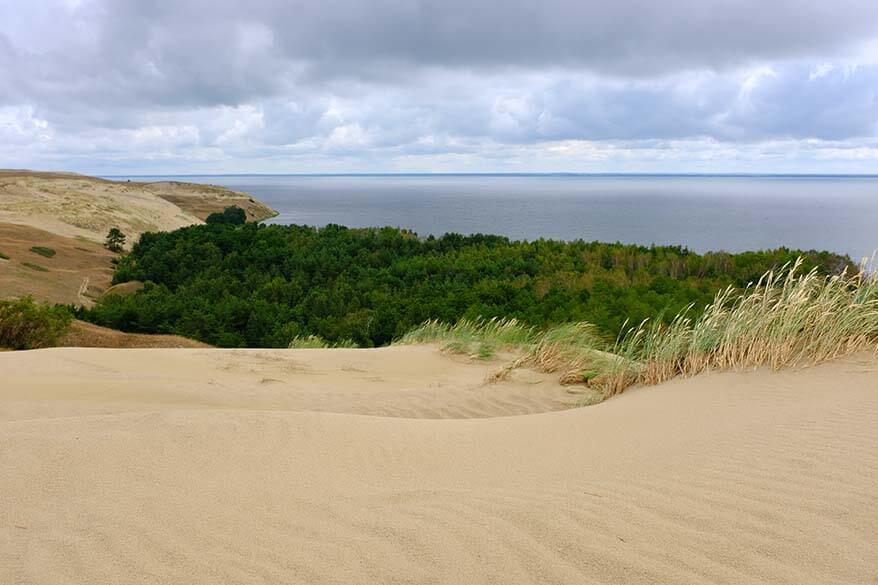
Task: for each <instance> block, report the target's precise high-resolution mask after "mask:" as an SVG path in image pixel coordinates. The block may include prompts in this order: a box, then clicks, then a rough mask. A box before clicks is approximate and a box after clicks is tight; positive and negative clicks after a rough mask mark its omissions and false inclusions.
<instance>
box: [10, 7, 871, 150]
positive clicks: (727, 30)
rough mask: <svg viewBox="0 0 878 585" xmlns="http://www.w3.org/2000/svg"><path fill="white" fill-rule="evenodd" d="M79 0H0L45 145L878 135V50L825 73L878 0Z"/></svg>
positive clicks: (24, 125)
mask: <svg viewBox="0 0 878 585" xmlns="http://www.w3.org/2000/svg"><path fill="white" fill-rule="evenodd" d="M13 4H16V5H15V6H13ZM69 6H73V4H71V3H68V2H62V1H61V0H57V2H56V3H53V2H50V1H49V0H46V1H45V2H40V3H29V4H25V3H18V2H16V3H6V4H0V137H2V136H8V137H10V144H12V141H13V138H14V142H15V143H16V144H25V143H27V142H28V141H30V150H31V152H32V153H33V156H34V157H47V158H51V157H59V158H62V159H63V157H64V156H65V153H67V155H68V156H71V157H73V156H75V157H81V158H76V159H75V160H83V159H85V157H88V156H91V157H93V158H97V157H104V158H107V159H112V160H117V159H118V160H125V159H128V160H142V159H152V160H171V159H174V160H177V159H180V160H190V161H205V163H204V164H213V163H216V164H220V163H222V164H230V165H231V164H234V163H233V161H234V160H257V159H260V158H263V159H265V160H280V159H283V158H284V157H288V158H289V157H297V158H296V160H305V159H306V158H307V156H310V155H313V156H316V157H320V156H327V157H329V156H337V157H348V158H350V157H357V156H359V157H360V160H362V161H366V162H367V163H368V164H373V163H374V164H380V159H381V158H382V157H389V158H398V159H404V158H405V157H418V156H431V155H436V156H438V155H441V154H445V155H448V156H452V157H453V156H458V155H459V156H480V157H482V158H483V159H485V160H499V159H501V158H502V157H503V156H510V153H511V152H514V151H515V150H516V149H519V148H521V149H526V148H528V147H529V146H530V145H539V144H550V143H558V142H565V141H584V142H595V141H603V142H605V143H606V146H607V148H611V149H616V148H628V149H630V150H644V151H645V150H649V151H650V152H659V151H662V150H669V149H670V150H672V149H673V148H674V146H673V141H680V140H690V141H691V140H702V139H703V140H713V141H718V142H719V143H722V144H728V145H732V146H731V147H730V148H741V149H744V148H745V147H744V146H742V145H746V144H753V143H756V142H759V141H771V140H811V139H816V140H820V141H833V142H834V143H837V142H844V141H848V143H846V146H854V145H857V144H866V142H864V141H867V140H870V139H873V138H874V137H875V136H876V134H878V128H876V124H878V122H876V120H878V106H876V103H878V102H876V90H875V88H876V87H878V64H876V60H874V59H873V61H872V62H871V63H869V64H863V65H861V66H859V67H853V68H852V67H848V68H845V67H836V68H834V69H831V68H829V69H826V68H824V69H821V70H820V71H819V72H818V73H819V74H817V75H815V74H814V68H815V67H816V66H817V65H818V64H820V63H821V62H823V61H828V62H833V61H839V62H842V61H844V60H845V59H848V60H849V59H850V55H851V54H856V53H855V52H854V53H851V52H850V51H854V49H852V47H855V46H857V45H858V43H861V42H865V41H869V40H870V39H872V40H874V39H876V38H878V3H876V2H874V1H872V0H869V1H867V0H836V1H834V2H831V3H829V2H826V1H825V0H773V1H771V2H765V1H763V0H760V1H757V0H677V1H674V2H655V1H646V0H617V1H616V2H612V3H610V2H601V1H598V0H591V1H586V0H542V1H541V2H537V1H531V2H521V1H509V0H442V1H439V0H368V1H365V0H322V1H319V2H318V1H299V2H292V1H289V2H288V1H284V0H274V1H272V0H251V1H250V2H247V3H246V4H245V3H241V2H237V1H232V0H178V1H174V2H171V1H162V0H142V1H137V0H82V1H81V2H79V3H78V4H76V5H75V7H73V8H70V7H69ZM759 67H762V68H763V69H765V71H770V74H769V73H767V74H764V75H758V74H757V75H756V77H754V79H752V80H750V81H748V79H747V77H748V76H749V75H753V72H754V71H757V70H758V68H759ZM4 108H5V109H4ZM869 144H871V143H869ZM734 145H738V146H737V147H735V146H734ZM747 148H749V147H747ZM832 148H833V152H837V151H840V150H843V148H841V147H836V146H833V147H832ZM865 148H871V146H868V147H865ZM849 150H850V149H849ZM309 153H310V155H309ZM0 154H3V151H2V149H0ZM12 154H15V155H16V156H25V155H22V154H20V153H18V152H15V153H11V154H10V153H7V156H12ZM186 157H188V159H187V158H186ZM71 160H73V159H71ZM376 161H378V162H376ZM193 164H195V163H193ZM364 164H366V163H364Z"/></svg>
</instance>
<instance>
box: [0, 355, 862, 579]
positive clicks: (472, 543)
mask: <svg viewBox="0 0 878 585" xmlns="http://www.w3.org/2000/svg"><path fill="white" fill-rule="evenodd" d="M492 367H493V366H492V365H491V364H488V365H485V364H473V363H469V362H466V361H462V360H457V359H453V358H450V357H447V356H442V355H440V354H439V352H438V351H437V350H436V349H435V348H432V347H423V346H406V347H392V348H386V349H379V350H290V351H265V350H244V351H238V350H201V349H192V350H165V349H156V350H95V349H50V350H39V351H32V352H18V353H0V376H2V380H3V382H2V384H0V495H2V497H0V583H17V584H31V583H34V584H36V583H39V584H47V583H126V584H127V583H132V584H133V583H137V584H143V583H167V584H172V583H173V584H179V583H187V584H197V583H242V584H243V583H247V584H252V583H308V584H314V583H448V584H461V583H503V584H510V583H570V584H577V585H579V584H587V583H602V584H603V583H632V584H637V583H652V584H654V583H663V584H664V583H675V584H676V583H681V584H703V583H728V584H740V583H747V584H760V583H761V584H791V585H792V584H795V585H802V584H809V583H814V584H818V583H819V584H845V585H848V584H854V583H860V584H873V583H876V579H878V531H876V529H875V527H876V526H878V424H876V417H878V362H876V361H875V359H874V356H861V357H856V358H848V359H846V360H842V361H838V362H835V363H831V364H826V365H823V366H819V367H816V368H812V369H808V370H798V371H786V372H783V373H779V374H774V373H769V372H756V373H729V374H716V375H706V376H700V377H697V378H693V379H688V380H677V381H674V382H671V383H668V384H665V385H662V386H658V387H653V388H647V389H640V390H633V391H630V392H628V393H626V394H624V395H622V396H620V397H617V398H613V399H611V400H609V401H607V402H605V403H602V404H599V405H597V406H592V407H587V408H579V409H572V410H571V409H568V407H569V406H571V404H572V403H574V402H575V401H576V399H577V396H575V395H571V394H568V393H567V392H566V391H565V390H564V389H563V388H562V387H559V386H557V385H556V384H554V383H553V382H552V381H551V380H550V379H548V378H545V377H542V376H539V375H537V374H533V373H529V372H526V371H525V372H520V373H516V376H517V377H515V378H513V379H512V380H510V381H506V382H502V383H499V384H496V385H485V384H483V380H484V377H485V375H486V373H487V372H489V371H490V370H491V368H492ZM508 415H519V416H508Z"/></svg>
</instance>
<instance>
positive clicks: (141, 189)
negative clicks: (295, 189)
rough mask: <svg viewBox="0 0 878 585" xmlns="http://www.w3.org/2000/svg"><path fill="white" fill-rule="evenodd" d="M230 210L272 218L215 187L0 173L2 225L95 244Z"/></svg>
mask: <svg viewBox="0 0 878 585" xmlns="http://www.w3.org/2000/svg"><path fill="white" fill-rule="evenodd" d="M230 205H237V206H238V207H241V208H242V209H244V210H245V212H246V213H247V216H248V218H249V219H250V220H254V221H258V220H262V219H266V218H268V217H271V216H273V215H275V211H274V210H273V209H271V208H269V207H268V206H266V205H264V204H263V203H261V202H259V201H257V200H256V199H254V198H253V197H251V196H250V195H248V194H246V193H240V192H237V191H232V190H230V189H226V188H224V187H218V186H215V185H200V184H197V183H181V182H169V181H164V182H155V183H140V182H131V181H109V180H105V179H99V178H96V177H88V176H85V175H77V174H73V173H46V172H33V171H13V170H0V222H5V223H10V224H19V225H27V226H31V227H34V228H37V229H40V230H44V231H47V232H50V233H52V234H56V235H59V236H64V237H68V238H82V239H85V240H89V241H93V242H97V243H102V242H103V241H104V238H105V237H106V235H107V231H108V230H109V229H110V228H111V227H117V228H119V229H121V230H122V232H123V233H125V235H126V236H127V237H128V240H129V244H130V243H133V242H135V241H137V238H138V237H139V236H140V234H142V233H143V232H148V231H171V230H174V229H177V228H181V227H184V226H187V225H192V224H197V223H201V221H202V220H204V219H205V218H206V217H207V216H208V215H209V214H210V213H213V212H216V211H222V210H223V209H224V208H225V207H228V206H230Z"/></svg>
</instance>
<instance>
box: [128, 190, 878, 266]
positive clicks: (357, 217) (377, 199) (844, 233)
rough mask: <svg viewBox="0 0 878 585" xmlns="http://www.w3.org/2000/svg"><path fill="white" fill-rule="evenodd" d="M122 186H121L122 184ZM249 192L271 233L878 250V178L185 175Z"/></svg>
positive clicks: (854, 253) (859, 253) (856, 253)
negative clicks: (261, 206)
mask: <svg viewBox="0 0 878 585" xmlns="http://www.w3.org/2000/svg"><path fill="white" fill-rule="evenodd" d="M113 178H116V179H119V178H120V177H113ZM123 178H130V179H132V180H163V179H174V180H184V181H194V182H203V183H212V184H217V185H223V186H226V187H229V188H232V189H236V190H241V191H247V192H249V193H251V194H253V195H254V196H255V197H257V198H259V199H260V200H262V201H264V202H265V203H267V204H268V205H270V206H271V207H273V208H274V209H277V210H278V211H279V212H280V215H278V216H277V217H276V218H274V219H272V220H270V221H271V222H272V223H285V224H290V223H296V224H307V225H316V226H323V225H326V224H327V223H337V224H342V225H347V226H352V227H364V226H385V225H389V226H397V227H403V228H408V229H412V230H414V231H415V232H417V233H418V234H420V235H424V236H425V235H428V234H434V235H440V234H443V233H446V232H458V233H463V234H470V233H477V232H482V233H494V234H502V235H505V236H508V237H510V238H513V239H528V240H532V239H537V238H552V239H562V240H573V239H580V238H581V239H584V240H601V241H611V242H614V241H620V242H627V243H637V244H646V245H648V244H679V245H683V246H686V247H688V248H690V249H692V250H694V251H697V252H705V251H708V250H726V251H730V252H738V251H743V250H756V249H764V248H775V247H778V246H788V247H792V248H802V249H818V250H831V251H833V252H840V253H846V254H849V255H850V256H851V257H852V258H854V259H855V260H859V259H860V258H862V257H864V256H871V255H872V254H873V252H875V250H878V176H773V175H772V176H726V175H721V176H720V175H717V176H705V175H695V176H692V175H674V176H669V175H657V176H656V175H210V176H207V175H186V176H172V177H169V176H164V177H142V176H138V177H134V176H132V177H123Z"/></svg>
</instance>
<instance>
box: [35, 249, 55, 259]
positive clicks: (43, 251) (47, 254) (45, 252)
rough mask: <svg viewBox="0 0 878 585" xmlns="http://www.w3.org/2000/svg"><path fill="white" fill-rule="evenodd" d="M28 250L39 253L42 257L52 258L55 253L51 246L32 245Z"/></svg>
mask: <svg viewBox="0 0 878 585" xmlns="http://www.w3.org/2000/svg"><path fill="white" fill-rule="evenodd" d="M30 251H31V252H33V253H34V254H39V255H40V256H43V257H44V258H52V257H53V256H54V255H55V250H53V249H52V248H47V247H45V246H33V247H31V249H30Z"/></svg>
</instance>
